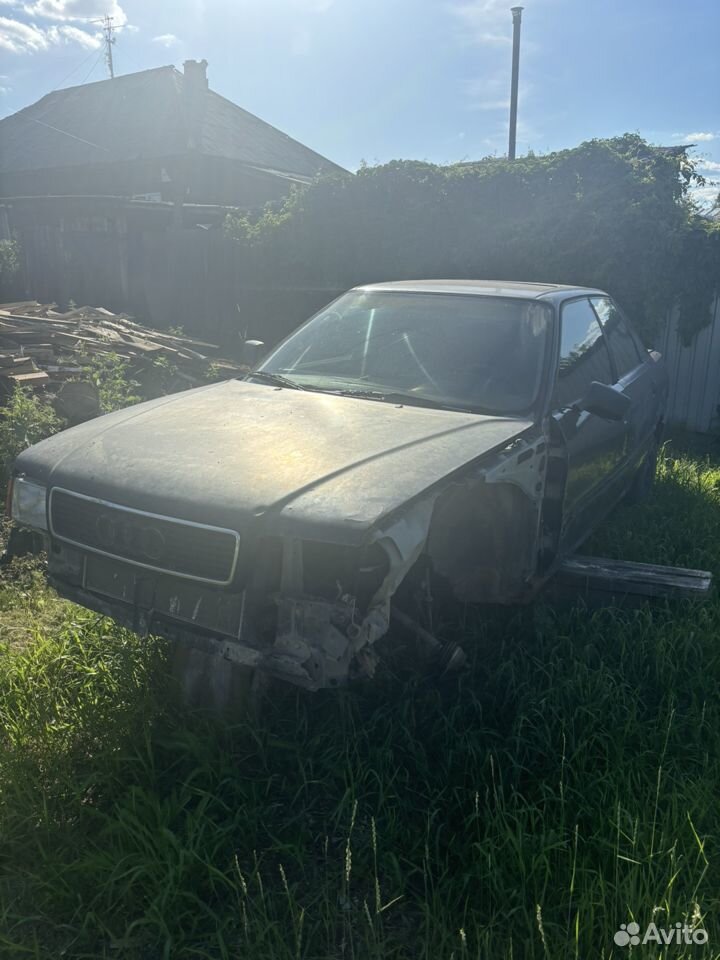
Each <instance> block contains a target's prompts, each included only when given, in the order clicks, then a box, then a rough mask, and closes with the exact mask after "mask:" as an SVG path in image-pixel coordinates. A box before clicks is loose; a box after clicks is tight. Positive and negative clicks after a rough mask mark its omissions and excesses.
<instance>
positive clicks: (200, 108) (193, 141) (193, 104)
mask: <svg viewBox="0 0 720 960" xmlns="http://www.w3.org/2000/svg"><path fill="white" fill-rule="evenodd" d="M207 90H208V79H207V60H186V61H185V62H184V63H183V100H184V102H185V117H186V122H187V132H188V149H190V150H195V149H197V147H198V146H199V144H200V137H201V133H202V121H203V115H204V113H205V94H206V93H207Z"/></svg>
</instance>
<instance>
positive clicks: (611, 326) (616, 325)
mask: <svg viewBox="0 0 720 960" xmlns="http://www.w3.org/2000/svg"><path fill="white" fill-rule="evenodd" d="M590 299H591V301H592V305H593V306H594V307H595V312H596V313H597V315H598V317H599V318H600V322H601V323H602V326H603V330H604V331H605V338H606V339H607V343H608V347H609V348H610V353H611V354H612V356H613V359H614V361H615V369H616V370H617V375H618V380H620V379H622V377H624V376H626V375H627V374H628V373H630V371H631V370H634V369H635V368H636V367H637V366H638V365H639V364H640V363H642V360H643V357H642V355H641V353H640V351H639V350H638V346H637V343H636V342H635V338H634V337H633V335H632V333H631V332H630V329H629V328H628V325H627V321H626V320H625V317H623V315H622V314H621V313H620V311H619V310H618V308H617V307H616V306H615V304H614V303H613V302H612V300H610V298H609V297H591V298H590Z"/></svg>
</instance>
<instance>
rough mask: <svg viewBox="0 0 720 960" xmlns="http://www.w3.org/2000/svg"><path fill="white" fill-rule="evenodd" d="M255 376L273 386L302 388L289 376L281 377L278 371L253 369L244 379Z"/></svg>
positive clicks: (292, 388) (293, 388) (291, 388)
mask: <svg viewBox="0 0 720 960" xmlns="http://www.w3.org/2000/svg"><path fill="white" fill-rule="evenodd" d="M253 377H255V378H256V379H258V380H264V381H265V383H271V384H272V385H273V386H275V387H287V388H288V389H289V390H304V389H305V387H301V386H300V384H299V383H297V382H296V381H295V380H291V379H290V378H289V377H283V376H282V374H280V373H268V372H266V371H265V370H254V371H253V372H252V373H249V374H248V375H247V376H246V377H245V379H246V380H250V379H252V378H253Z"/></svg>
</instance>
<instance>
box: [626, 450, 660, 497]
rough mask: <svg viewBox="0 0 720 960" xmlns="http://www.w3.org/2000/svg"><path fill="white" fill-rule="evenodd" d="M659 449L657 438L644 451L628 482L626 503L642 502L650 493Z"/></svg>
mask: <svg viewBox="0 0 720 960" xmlns="http://www.w3.org/2000/svg"><path fill="white" fill-rule="evenodd" d="M659 450H660V444H659V443H658V441H657V440H653V444H652V446H651V447H650V449H649V450H648V452H647V453H646V455H645V459H644V460H643V462H642V464H641V465H640V467H639V468H638V470H637V472H636V473H635V476H634V477H633V480H632V483H631V484H630V489H629V490H628V492H627V498H626V499H627V502H628V503H642V501H643V500H645V499H647V497H648V496H649V495H650V491H651V490H652V485H653V483H654V482H655V473H656V470H657V461H658V453H659Z"/></svg>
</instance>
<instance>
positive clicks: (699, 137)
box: [672, 131, 720, 143]
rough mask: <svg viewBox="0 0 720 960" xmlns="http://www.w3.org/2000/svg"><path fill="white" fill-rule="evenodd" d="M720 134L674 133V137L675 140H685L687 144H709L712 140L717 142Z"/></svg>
mask: <svg viewBox="0 0 720 960" xmlns="http://www.w3.org/2000/svg"><path fill="white" fill-rule="evenodd" d="M719 136H720V134H718V133H710V132H706V133H703V132H702V131H700V132H696V133H674V134H673V135H672V137H673V140H683V141H684V142H685V143H709V142H710V141H711V140H717V139H718V137H719Z"/></svg>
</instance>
